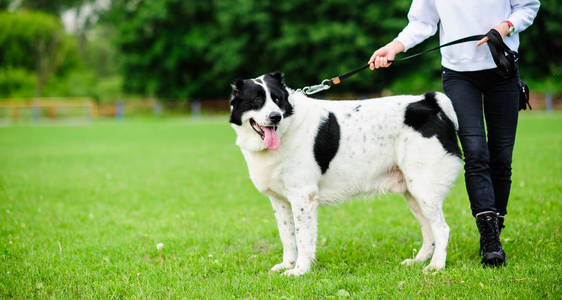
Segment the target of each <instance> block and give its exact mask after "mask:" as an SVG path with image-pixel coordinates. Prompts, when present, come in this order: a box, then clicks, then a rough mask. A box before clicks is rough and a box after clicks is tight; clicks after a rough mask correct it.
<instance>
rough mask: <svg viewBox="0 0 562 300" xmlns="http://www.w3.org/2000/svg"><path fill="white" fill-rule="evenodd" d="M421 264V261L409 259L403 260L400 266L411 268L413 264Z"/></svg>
mask: <svg viewBox="0 0 562 300" xmlns="http://www.w3.org/2000/svg"><path fill="white" fill-rule="evenodd" d="M419 262H420V261H419V260H415V259H413V258H407V259H405V260H403V261H402V262H401V263H400V264H401V265H404V266H410V265H413V264H415V263H419Z"/></svg>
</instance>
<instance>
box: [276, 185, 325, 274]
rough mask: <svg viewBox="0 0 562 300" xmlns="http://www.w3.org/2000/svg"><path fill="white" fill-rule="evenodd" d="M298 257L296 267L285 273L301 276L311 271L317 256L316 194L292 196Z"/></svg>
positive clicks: (290, 199)
mask: <svg viewBox="0 0 562 300" xmlns="http://www.w3.org/2000/svg"><path fill="white" fill-rule="evenodd" d="M289 201H290V202H291V209H292V212H293V219H294V222H295V236H296V241H297V250H298V257H297V263H296V265H295V268H294V269H291V270H287V271H285V273H283V274H284V275H290V276H299V275H302V274H304V273H307V272H308V271H310V267H311V265H312V262H313V261H314V259H315V257H316V235H317V224H318V210H317V208H318V203H317V202H316V199H315V198H314V196H305V197H290V198H289Z"/></svg>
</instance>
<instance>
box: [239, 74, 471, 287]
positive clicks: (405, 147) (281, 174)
mask: <svg viewBox="0 0 562 300" xmlns="http://www.w3.org/2000/svg"><path fill="white" fill-rule="evenodd" d="M232 88H233V94H232V98H231V100H230V105H231V115H230V123H231V125H232V127H233V128H234V130H235V131H236V134H237V138H236V144H237V145H238V146H239V147H240V149H241V150H242V154H243V155H244V158H245V159H246V162H247V164H248V169H249V172H250V178H251V180H252V182H253V183H254V185H255V186H256V188H257V189H258V190H259V191H260V192H262V193H264V194H266V195H267V196H268V197H269V199H270V200H271V204H272V206H273V211H274V213H275V217H276V219H277V226H278V227H279V234H280V237H281V242H282V243H283V261H282V262H281V263H279V264H277V265H275V266H273V267H272V268H271V271H280V270H283V269H287V270H286V271H285V273H284V274H285V275H295V276H298V275H302V274H304V273H306V272H308V271H309V270H310V268H311V264H312V262H313V261H314V259H315V255H316V236H317V208H318V205H325V204H332V203H338V202H341V201H343V200H346V199H350V198H353V197H357V196H370V195H374V194H377V193H384V192H393V193H400V194H402V195H404V197H405V198H406V200H407V202H408V205H409V206H410V209H411V211H412V213H413V214H414V216H415V217H416V219H417V220H418V222H419V223H420V226H421V229H422V235H423V245H422V247H421V249H420V250H419V252H418V253H417V255H416V257H415V258H413V259H406V260H404V261H403V262H402V264H410V263H412V262H423V261H426V260H428V259H429V258H430V257H431V262H430V263H429V265H428V266H426V267H425V268H424V272H425V271H427V270H438V269H442V268H444V267H445V258H446V255H447V243H448V240H449V227H448V225H447V223H446V222H445V219H444V217H443V211H442V203H443V200H444V199H445V197H446V195H447V193H448V192H449V189H450V187H451V186H452V184H453V183H454V181H455V179H456V178H457V176H458V173H459V171H460V168H461V152H460V149H459V146H458V143H457V137H456V129H457V127H458V125H457V117H456V115H455V112H454V110H453V107H452V105H451V102H450V100H449V98H447V97H446V96H445V95H444V94H441V93H426V94H425V95H422V96H394V97H385V98H379V99H373V100H361V101H326V100H317V99H312V98H308V97H307V96H305V95H304V94H303V93H301V92H298V91H293V90H291V89H289V88H287V87H286V86H285V85H284V83H283V76H282V74H281V73H271V74H267V75H263V76H260V77H258V78H256V79H246V80H237V81H236V82H235V83H234V84H233V85H232Z"/></svg>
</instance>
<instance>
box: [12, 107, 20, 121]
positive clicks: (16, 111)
mask: <svg viewBox="0 0 562 300" xmlns="http://www.w3.org/2000/svg"><path fill="white" fill-rule="evenodd" d="M19 113H20V112H19V109H18V107H17V106H14V107H12V116H13V119H14V122H17V121H18V117H19Z"/></svg>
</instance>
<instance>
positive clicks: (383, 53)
mask: <svg viewBox="0 0 562 300" xmlns="http://www.w3.org/2000/svg"><path fill="white" fill-rule="evenodd" d="M404 49H406V47H404V45H403V44H402V43H401V42H399V41H396V40H394V41H392V42H390V43H388V44H387V45H386V46H384V47H382V48H380V49H378V50H377V51H375V52H374V53H373V55H371V58H370V59H369V69H371V70H374V69H378V68H388V67H389V66H390V64H392V63H390V62H388V61H389V60H393V59H394V56H396V54H397V53H400V52H402V51H404Z"/></svg>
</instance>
